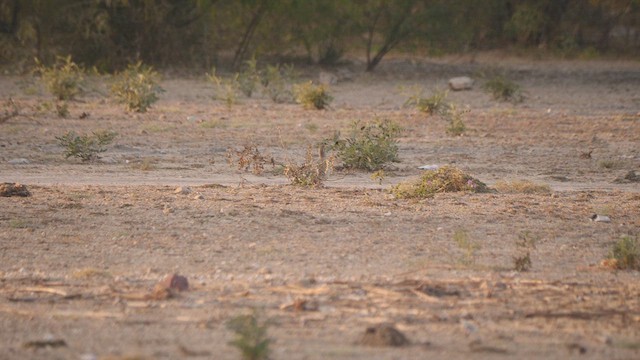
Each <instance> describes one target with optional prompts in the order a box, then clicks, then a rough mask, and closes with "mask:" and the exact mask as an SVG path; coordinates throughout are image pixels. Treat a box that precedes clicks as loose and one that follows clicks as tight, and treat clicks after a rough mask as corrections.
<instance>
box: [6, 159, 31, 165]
mask: <svg viewBox="0 0 640 360" xmlns="http://www.w3.org/2000/svg"><path fill="white" fill-rule="evenodd" d="M8 163H9V164H11V165H27V164H29V163H30V161H29V160H27V159H25V158H16V159H11V160H9V161H8Z"/></svg>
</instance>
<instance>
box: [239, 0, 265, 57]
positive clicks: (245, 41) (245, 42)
mask: <svg viewBox="0 0 640 360" xmlns="http://www.w3.org/2000/svg"><path fill="white" fill-rule="evenodd" d="M266 11H267V2H266V1H260V3H259V4H258V8H257V9H256V12H255V13H254V14H253V18H252V19H251V21H250V22H249V25H248V26H247V29H246V30H245V32H244V35H243V36H242V40H241V41H240V43H239V44H238V48H237V49H236V52H235V55H234V56H233V62H232V63H231V67H232V68H233V69H234V70H238V69H239V68H240V65H241V64H242V60H243V59H244V58H245V56H246V53H247V49H248V48H249V43H250V42H251V39H252V38H253V34H255V32H256V28H257V27H258V25H260V21H261V20H262V16H263V15H264V14H265V13H266Z"/></svg>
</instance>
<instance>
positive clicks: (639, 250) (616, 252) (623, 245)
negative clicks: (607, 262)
mask: <svg viewBox="0 0 640 360" xmlns="http://www.w3.org/2000/svg"><path fill="white" fill-rule="evenodd" d="M609 258H610V259H613V262H614V265H615V266H614V267H615V268H616V269H620V270H640V242H639V241H638V237H637V236H630V235H625V236H622V237H621V238H620V240H618V241H617V242H616V243H615V244H614V245H613V248H612V249H611V254H610V255H609Z"/></svg>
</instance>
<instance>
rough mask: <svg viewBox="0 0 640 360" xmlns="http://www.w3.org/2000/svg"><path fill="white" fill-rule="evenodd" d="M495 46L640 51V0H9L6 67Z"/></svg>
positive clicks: (179, 63) (197, 63)
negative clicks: (59, 58) (68, 60)
mask: <svg viewBox="0 0 640 360" xmlns="http://www.w3.org/2000/svg"><path fill="white" fill-rule="evenodd" d="M496 48H517V49H520V48H523V49H536V50H539V49H542V50H544V51H549V52H552V53H554V54H558V55H559V56H562V57H581V58H585V57H586V58H590V57H593V56H598V55H600V54H609V53H613V54H623V55H625V56H638V54H640V0H353V1H342V0H238V1H221V0H0V66H3V67H7V66H12V67H13V68H14V69H17V70H25V69H27V68H30V67H32V66H33V62H34V60H33V59H34V58H37V59H40V61H42V63H43V64H52V63H54V62H55V60H56V57H57V56H63V57H66V56H69V55H70V56H72V58H73V59H74V61H76V62H77V63H78V64H80V65H81V66H83V67H85V68H91V67H94V66H95V67H96V69H97V70H99V71H109V72H111V71H115V70H122V69H124V68H125V67H126V66H127V65H128V64H130V63H137V62H139V61H141V62H143V63H145V64H149V65H152V66H154V67H155V68H160V69H164V68H180V69H192V70H198V71H201V70H206V69H211V68H212V67H214V66H216V67H218V68H228V69H231V70H232V71H239V70H241V69H242V66H243V65H244V64H246V61H247V60H249V59H252V58H254V57H255V58H257V59H259V60H260V61H265V60H266V61H268V62H273V63H276V62H282V61H283V60H287V61H289V60H304V61H309V62H312V63H317V64H321V65H334V64H337V63H339V62H340V61H342V60H343V58H344V57H345V56H349V57H358V58H363V59H366V68H367V70H369V71H371V70H374V69H375V68H376V66H377V65H378V64H379V63H380V61H382V59H383V58H384V57H385V56H386V55H387V54H388V53H389V52H391V51H396V50H398V51H402V52H405V53H418V54H421V55H439V54H444V53H450V52H474V51H481V50H487V49H496Z"/></svg>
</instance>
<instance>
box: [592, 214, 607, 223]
mask: <svg viewBox="0 0 640 360" xmlns="http://www.w3.org/2000/svg"><path fill="white" fill-rule="evenodd" d="M591 221H595V222H604V223H609V222H611V218H609V217H608V216H606V215H598V214H593V215H591Z"/></svg>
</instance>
